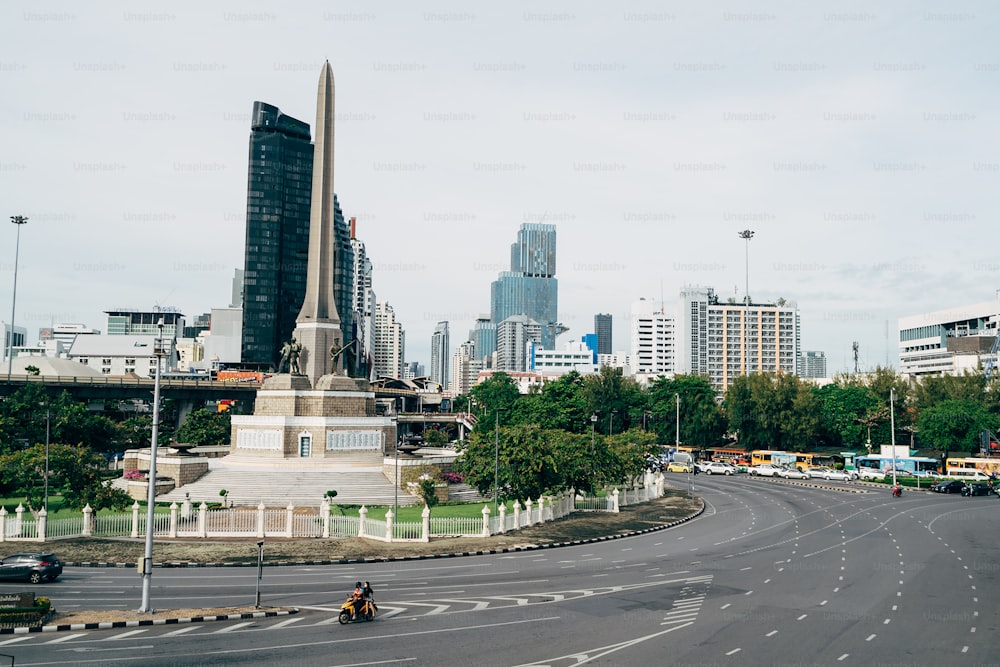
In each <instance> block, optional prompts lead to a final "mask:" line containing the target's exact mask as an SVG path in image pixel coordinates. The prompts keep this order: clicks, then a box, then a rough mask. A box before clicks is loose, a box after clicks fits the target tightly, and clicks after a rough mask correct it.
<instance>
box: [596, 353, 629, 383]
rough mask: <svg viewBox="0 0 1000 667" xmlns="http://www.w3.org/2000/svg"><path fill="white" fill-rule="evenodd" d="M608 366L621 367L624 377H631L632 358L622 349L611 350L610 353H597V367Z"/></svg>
mask: <svg viewBox="0 0 1000 667" xmlns="http://www.w3.org/2000/svg"><path fill="white" fill-rule="evenodd" d="M601 366H610V367H611V368H620V369H622V375H623V376H624V377H632V375H633V373H632V358H631V357H630V356H629V354H628V353H627V352H625V351H623V350H619V351H618V352H612V353H611V354H598V355H597V367H598V369H600V367H601Z"/></svg>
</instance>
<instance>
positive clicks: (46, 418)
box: [44, 401, 52, 515]
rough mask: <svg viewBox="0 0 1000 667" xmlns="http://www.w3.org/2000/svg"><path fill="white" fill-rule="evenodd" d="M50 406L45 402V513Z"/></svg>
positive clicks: (47, 494) (47, 489)
mask: <svg viewBox="0 0 1000 667" xmlns="http://www.w3.org/2000/svg"><path fill="white" fill-rule="evenodd" d="M51 411H52V408H51V406H50V405H49V402H48V401H46V402H45V504H44V507H45V514H46V515H48V513H49V423H50V415H51V414H52V412H51Z"/></svg>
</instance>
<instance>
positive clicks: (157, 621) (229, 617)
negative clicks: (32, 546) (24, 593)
mask: <svg viewBox="0 0 1000 667" xmlns="http://www.w3.org/2000/svg"><path fill="white" fill-rule="evenodd" d="M297 613H299V610H298V609H290V610H288V611H254V612H242V613H239V614H218V615H215V616H191V617H190V618H150V619H141V620H138V621H109V622H107V623H66V624H62V625H58V624H57V625H40V626H35V627H30V628H0V635H25V634H31V633H35V632H63V631H66V630H113V629H115V628H138V627H144V626H149V625H177V624H178V623H207V622H209V621H238V620H243V619H252V618H273V617H275V616H289V615H291V614H297Z"/></svg>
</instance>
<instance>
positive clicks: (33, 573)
mask: <svg viewBox="0 0 1000 667" xmlns="http://www.w3.org/2000/svg"><path fill="white" fill-rule="evenodd" d="M62 571H63V564H62V562H61V561H60V560H59V559H58V558H56V556H55V555H54V554H50V553H44V552H41V551H30V552H24V553H19V554H12V555H10V556H7V557H6V558H4V559H3V560H0V579H8V580H10V579H13V580H18V581H30V582H31V583H33V584H40V583H41V582H43V581H55V578H56V577H58V576H59V575H60V574H62Z"/></svg>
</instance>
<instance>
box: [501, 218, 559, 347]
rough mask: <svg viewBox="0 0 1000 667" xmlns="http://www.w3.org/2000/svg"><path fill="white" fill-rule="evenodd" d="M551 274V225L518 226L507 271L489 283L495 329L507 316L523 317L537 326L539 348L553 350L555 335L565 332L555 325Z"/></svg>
mask: <svg viewBox="0 0 1000 667" xmlns="http://www.w3.org/2000/svg"><path fill="white" fill-rule="evenodd" d="M555 275H556V228H555V225H547V224H540V223H525V224H523V225H521V228H520V229H519V230H518V233H517V241H516V242H515V243H514V244H513V245H511V249H510V271H503V272H501V273H500V275H499V276H498V277H497V279H496V280H495V281H494V282H493V284H492V289H491V299H490V319H491V320H492V321H493V322H494V323H496V324H497V328H498V329H499V325H500V322H502V321H504V320H505V319H507V318H509V317H511V316H514V315H525V316H527V317H528V318H530V319H532V320H534V321H535V322H536V323H538V324H539V325H540V326H541V341H540V342H541V344H542V346H543V347H545V348H547V349H550V350H551V349H554V347H555V340H556V336H557V335H558V334H560V333H562V332H563V331H565V330H566V329H565V328H564V327H563V326H562V325H561V324H560V323H559V307H558V306H559V304H558V286H559V284H558V281H557V280H556V277H555ZM497 336H498V339H497V341H498V342H497V346H498V348H499V333H498V334H497Z"/></svg>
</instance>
